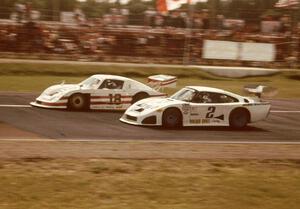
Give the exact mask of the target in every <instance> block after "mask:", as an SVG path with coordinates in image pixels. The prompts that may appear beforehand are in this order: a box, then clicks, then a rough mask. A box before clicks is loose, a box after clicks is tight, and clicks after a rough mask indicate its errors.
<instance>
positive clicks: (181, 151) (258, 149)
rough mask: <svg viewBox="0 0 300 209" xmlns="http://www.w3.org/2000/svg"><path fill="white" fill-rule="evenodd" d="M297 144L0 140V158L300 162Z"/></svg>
mask: <svg viewBox="0 0 300 209" xmlns="http://www.w3.org/2000/svg"><path fill="white" fill-rule="evenodd" d="M299 151H300V145H297V144H293V145H287V144H280V145H276V144H222V143H220V144H199V143H192V142H189V143H185V142H174V143H167V142H147V141H140V142H103V141H102V142H101V141H98V142H97V141H95V142H91V141H85V142H74V141H72V142H69V141H61V142H60V141H34V140H31V141H29V140H24V141H13V140H12V141H10V140H5V141H4V140H2V141H1V140H0V159H2V160H9V159H12V160H13V159H23V158H29V159H36V158H37V159H41V158H50V159H64V158H75V159H91V158H115V159H300V152H299Z"/></svg>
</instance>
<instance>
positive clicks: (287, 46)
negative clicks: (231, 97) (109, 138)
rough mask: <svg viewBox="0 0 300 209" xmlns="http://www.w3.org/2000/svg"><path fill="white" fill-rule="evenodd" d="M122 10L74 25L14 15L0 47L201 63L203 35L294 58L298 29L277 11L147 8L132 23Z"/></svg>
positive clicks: (1, 31) (2, 29) (0, 31)
mask: <svg viewBox="0 0 300 209" xmlns="http://www.w3.org/2000/svg"><path fill="white" fill-rule="evenodd" d="M28 7H29V8H30V5H29V6H28ZM23 9H24V8H23ZM77 14H78V15H76V16H74V18H75V22H76V21H77V20H78V19H79V16H81V13H80V11H77ZM18 15H24V14H18ZM128 15H129V13H128V11H125V10H124V11H118V10H112V11H111V13H110V14H107V15H104V16H103V18H102V19H93V20H89V21H83V20H82V19H80V21H78V22H77V23H78V24H75V25H74V24H71V25H69V24H61V23H59V22H57V23H51V24H49V23H47V22H42V21H33V20H32V19H30V18H27V21H23V22H22V23H20V21H19V20H20V18H18V19H17V20H18V21H17V23H14V24H13V23H2V24H0V52H13V53H16V52H20V53H21V52H23V53H43V54H49V55H55V54H56V55H57V54H59V55H61V57H64V56H69V57H72V59H81V58H82V57H85V58H91V59H93V60H99V61H100V60H107V59H108V60H109V58H111V59H114V58H116V57H123V58H124V61H129V62H134V61H137V60H138V59H136V58H137V57H141V58H145V57H146V58H148V60H151V59H159V62H161V63H164V62H165V63H169V62H170V60H171V61H172V62H173V63H182V61H183V60H184V57H185V56H188V57H189V63H192V64H198V63H200V64H201V63H203V62H205V60H203V59H202V47H203V40H205V39H209V40H227V41H240V42H261V43H274V44H275V45H276V61H277V62H286V61H288V60H292V58H294V60H296V61H299V60H300V59H299V58H300V57H299V55H300V43H299V37H300V30H299V28H298V30H296V29H295V30H294V31H292V30H291V22H290V19H289V16H283V17H282V18H281V19H280V21H277V22H276V24H275V23H274V21H273V20H272V19H270V18H265V19H264V20H263V21H262V22H261V23H260V24H247V23H245V22H244V21H242V20H228V19H226V18H225V17H224V16H223V15H217V16H216V17H215V18H214V19H213V20H212V19H211V17H210V16H209V13H208V11H206V10H204V11H201V12H198V13H197V12H194V13H193V14H189V15H192V17H193V18H191V20H192V21H189V18H187V17H188V15H187V13H185V12H182V11H174V12H172V13H170V15H168V16H163V15H161V14H158V13H157V12H155V11H154V10H153V9H149V10H147V11H146V12H145V14H144V23H143V25H139V26H132V25H129V23H128ZM27 16H28V15H27ZM29 16H30V15H29ZM278 22H279V24H277V23H278ZM263 23H264V24H263ZM268 23H270V24H268ZM271 23H272V24H271ZM264 25H265V26H267V27H265V26H264ZM263 27H265V28H267V29H265V30H263ZM295 28H297V27H295ZM142 60H143V61H144V60H145V59H142Z"/></svg>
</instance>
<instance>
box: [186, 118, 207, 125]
mask: <svg viewBox="0 0 300 209" xmlns="http://www.w3.org/2000/svg"><path fill="white" fill-rule="evenodd" d="M190 123H193V124H209V123H210V119H208V118H203V119H193V120H190Z"/></svg>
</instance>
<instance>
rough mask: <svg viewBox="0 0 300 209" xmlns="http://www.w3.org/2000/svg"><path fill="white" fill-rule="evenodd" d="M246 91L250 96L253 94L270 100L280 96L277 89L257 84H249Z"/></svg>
mask: <svg viewBox="0 0 300 209" xmlns="http://www.w3.org/2000/svg"><path fill="white" fill-rule="evenodd" d="M244 91H245V92H246V93H248V94H253V95H255V96H257V97H259V98H261V97H264V98H270V97H274V96H275V95H276V94H278V90H277V88H274V87H270V86H264V85H257V84H249V85H246V86H244Z"/></svg>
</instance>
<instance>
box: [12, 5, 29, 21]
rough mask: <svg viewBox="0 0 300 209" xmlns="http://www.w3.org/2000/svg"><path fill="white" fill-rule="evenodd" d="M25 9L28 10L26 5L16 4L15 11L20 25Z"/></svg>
mask: <svg viewBox="0 0 300 209" xmlns="http://www.w3.org/2000/svg"><path fill="white" fill-rule="evenodd" d="M25 9H26V8H25V5H24V4H20V3H16V4H15V10H16V13H17V22H18V23H20V22H22V21H23V19H24V13H25Z"/></svg>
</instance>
